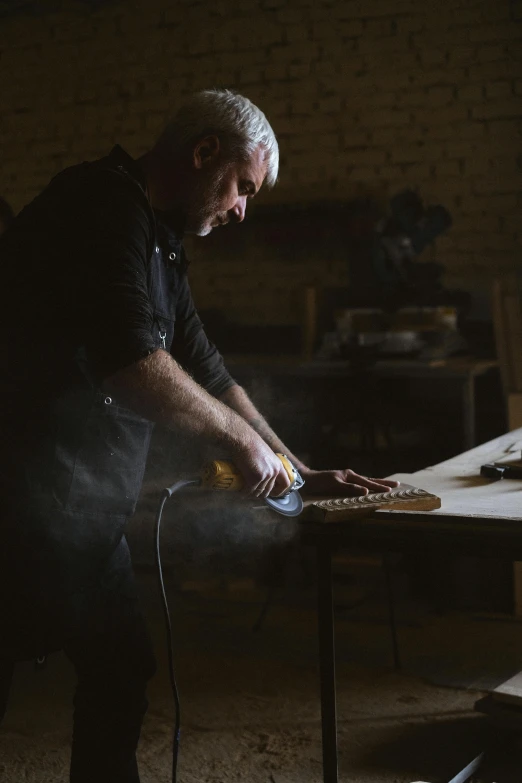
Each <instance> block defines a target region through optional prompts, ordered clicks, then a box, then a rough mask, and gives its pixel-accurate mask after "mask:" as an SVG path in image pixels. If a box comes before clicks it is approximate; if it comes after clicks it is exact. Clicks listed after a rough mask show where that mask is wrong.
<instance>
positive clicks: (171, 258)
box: [169, 253, 176, 261]
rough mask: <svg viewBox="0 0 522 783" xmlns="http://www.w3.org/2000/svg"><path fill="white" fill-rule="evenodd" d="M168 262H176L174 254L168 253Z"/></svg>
mask: <svg viewBox="0 0 522 783" xmlns="http://www.w3.org/2000/svg"><path fill="white" fill-rule="evenodd" d="M169 260H170V261H175V260H176V254H175V253H169Z"/></svg>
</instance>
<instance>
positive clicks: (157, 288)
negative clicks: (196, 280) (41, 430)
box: [0, 226, 185, 659]
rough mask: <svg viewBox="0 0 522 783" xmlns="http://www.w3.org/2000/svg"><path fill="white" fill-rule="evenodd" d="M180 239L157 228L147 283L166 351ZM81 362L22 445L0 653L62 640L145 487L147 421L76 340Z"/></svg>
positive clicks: (157, 340)
mask: <svg viewBox="0 0 522 783" xmlns="http://www.w3.org/2000/svg"><path fill="white" fill-rule="evenodd" d="M174 244H176V243H174ZM177 245H178V249H177V251H176V252H173V250H172V246H173V240H172V239H169V235H168V234H167V232H165V231H163V230H162V229H161V226H158V227H157V233H156V243H155V246H154V250H153V254H152V258H151V260H150V265H149V279H148V286H149V296H150V298H151V301H152V303H153V307H154V321H153V324H152V335H153V339H154V344H155V345H156V346H157V347H158V348H164V349H165V350H167V351H169V350H170V347H171V343H172V339H173V334H174V321H175V307H176V292H177V291H178V290H179V283H180V280H181V277H182V276H183V275H184V274H185V268H184V267H183V266H182V265H181V264H179V263H173V262H172V260H169V256H171V257H172V256H175V259H176V261H177V259H179V258H180V253H179V242H177ZM78 365H79V367H80V369H81V373H80V374H79V376H78V377H81V378H83V379H84V382H82V383H80V384H78V383H77V382H75V384H73V386H74V388H71V389H69V390H67V391H66V392H64V393H63V394H62V395H61V396H60V397H59V398H58V399H56V400H55V401H54V404H53V409H52V411H51V413H50V416H49V426H48V427H46V429H47V431H46V433H45V435H44V436H43V437H42V438H35V441H34V443H35V449H34V451H33V453H30V451H31V450H30V449H28V448H27V447H25V446H24V444H21V445H20V449H21V450H22V451H24V453H23V456H21V457H20V458H19V460H18V464H19V465H20V466H21V467H20V469H18V468H17V469H16V470H17V473H16V479H14V482H15V487H16V489H15V491H13V492H10V495H11V497H12V501H10V502H8V504H7V507H6V515H5V518H4V520H3V533H4V534H5V535H3V544H4V545H3V546H2V547H1V548H0V593H1V594H2V595H3V598H2V605H0V657H2V655H3V656H4V657H5V656H6V655H7V656H11V657H16V658H19V659H20V658H30V657H33V656H35V655H38V654H39V653H40V652H41V651H42V649H43V650H44V651H46V652H47V651H49V650H50V649H53V647H59V646H60V644H59V642H58V643H57V644H54V643H53V639H58V638H59V628H60V625H61V622H62V620H63V617H64V616H65V615H66V613H67V607H68V605H70V603H71V596H74V595H76V594H77V593H78V592H79V591H80V592H81V591H83V590H88V589H90V588H91V587H92V586H93V585H95V584H96V580H97V579H98V578H99V574H100V573H102V572H103V571H104V567H105V564H106V563H107V560H108V559H109V558H110V557H111V556H112V554H113V552H114V551H115V550H116V548H117V547H118V545H119V543H120V541H121V538H122V535H123V533H124V530H125V526H126V523H127V521H128V519H129V517H130V516H132V514H133V513H134V510H135V507H136V503H137V500H138V496H139V493H140V490H141V483H142V479H143V473H144V470H145V464H146V460H147V454H148V450H149V443H150V438H151V433H152V428H153V424H152V423H151V422H150V421H148V420H146V419H144V418H143V417H142V416H140V415H138V414H136V413H134V412H133V411H131V410H129V409H128V408H126V407H125V406H124V405H122V404H121V402H120V401H119V400H118V399H116V398H112V397H111V396H109V395H108V394H106V393H104V392H103V391H102V390H101V388H100V387H99V386H97V385H96V384H95V383H94V382H93V381H92V376H91V373H90V372H89V367H88V363H86V360H85V356H84V354H83V351H82V349H81V347H79V349H78ZM15 461H16V460H15ZM151 524H152V520H151ZM151 533H152V531H151ZM6 651H7V652H6Z"/></svg>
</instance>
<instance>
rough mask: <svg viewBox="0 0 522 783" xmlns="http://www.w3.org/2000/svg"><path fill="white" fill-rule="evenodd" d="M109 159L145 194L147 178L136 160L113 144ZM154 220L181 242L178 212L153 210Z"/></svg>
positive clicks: (183, 229)
mask: <svg viewBox="0 0 522 783" xmlns="http://www.w3.org/2000/svg"><path fill="white" fill-rule="evenodd" d="M109 157H110V158H111V160H114V162H115V163H116V165H118V166H123V168H124V169H125V170H126V171H127V172H128V173H129V174H130V175H131V177H132V178H133V179H135V180H136V181H137V182H138V184H139V185H140V187H141V188H142V189H143V191H144V192H145V193H146V192H147V177H146V175H145V172H144V171H143V169H142V167H141V166H140V164H139V162H138V161H137V160H134V158H132V157H131V156H130V155H129V153H128V152H126V151H125V150H124V149H123V147H121V146H120V145H119V144H115V146H114V147H113V148H112V150H111V152H110V154H109ZM154 214H155V216H156V220H157V222H158V223H161V224H162V225H163V226H164V228H165V230H166V231H167V232H168V234H170V235H171V237H172V238H173V239H176V240H177V241H178V242H181V241H182V239H183V234H184V231H185V220H184V218H183V216H182V215H181V214H179V213H178V212H162V211H160V210H159V209H155V210H154Z"/></svg>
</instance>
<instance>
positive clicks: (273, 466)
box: [233, 435, 290, 498]
mask: <svg viewBox="0 0 522 783" xmlns="http://www.w3.org/2000/svg"><path fill="white" fill-rule="evenodd" d="M233 462H234V465H235V466H236V468H237V469H238V470H239V472H240V473H241V475H242V476H243V479H244V481H245V490H246V491H247V492H248V493H249V494H250V495H252V496H254V497H257V498H267V497H268V496H269V495H272V496H274V497H276V496H278V495H282V494H284V493H285V492H286V490H287V489H288V487H289V486H290V479H289V478H288V474H287V472H286V470H285V468H284V465H283V463H282V462H281V460H280V459H279V457H278V456H277V455H276V454H275V452H273V451H272V449H271V448H270V446H267V444H266V443H265V441H264V440H263V439H262V438H260V437H259V436H257V435H256V436H255V437H253V438H250V439H249V443H248V444H247V445H246V446H244V447H240V448H238V449H237V450H235V451H234V454H233Z"/></svg>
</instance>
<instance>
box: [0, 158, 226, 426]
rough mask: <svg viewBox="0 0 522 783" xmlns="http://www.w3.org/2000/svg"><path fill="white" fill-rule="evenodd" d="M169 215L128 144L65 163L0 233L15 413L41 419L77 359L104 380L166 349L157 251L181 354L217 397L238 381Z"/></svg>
mask: <svg viewBox="0 0 522 783" xmlns="http://www.w3.org/2000/svg"><path fill="white" fill-rule="evenodd" d="M169 223H170V227H169V226H167V225H166V224H165V222H164V221H163V220H162V218H161V217H159V216H158V215H154V214H153V212H152V210H151V208H150V205H149V202H148V199H147V197H146V193H145V182H144V177H143V173H142V170H141V168H140V167H139V165H138V164H137V163H136V162H135V161H134V160H133V159H132V158H131V157H130V156H129V155H127V153H125V152H124V150H122V149H121V147H118V146H117V147H115V148H114V149H113V151H112V152H111V153H110V155H109V156H108V157H107V158H105V159H102V160H101V161H96V162H94V163H84V164H80V165H78V166H74V167H72V168H69V169H66V170H65V171H64V172H62V173H61V174H59V175H58V176H57V177H55V178H54V179H53V180H52V181H51V183H50V184H49V186H48V187H47V188H46V189H45V190H44V191H43V192H42V193H41V194H40V195H39V196H38V197H37V198H36V199H35V200H34V201H33V202H32V203H31V204H29V205H28V206H27V207H26V208H25V209H24V210H22V212H21V213H20V215H19V216H18V217H17V218H16V219H15V221H14V222H13V223H12V225H11V226H10V227H9V229H8V230H7V231H6V232H5V234H4V235H3V236H2V237H1V238H0V261H1V268H2V277H3V278H4V280H5V281H6V285H5V286H4V288H3V297H2V301H1V308H0V318H1V319H2V321H3V324H2V328H1V330H0V343H3V345H0V347H1V348H3V354H4V357H5V359H4V369H5V371H6V372H5V375H4V377H3V384H2V385H3V401H4V403H5V402H7V403H8V405H7V410H8V413H9V417H10V418H12V417H15V418H17V417H19V416H24V417H25V418H27V417H31V416H32V414H33V413H35V412H36V410H37V409H38V408H40V407H41V406H42V405H45V404H46V402H47V401H48V400H49V399H50V398H52V396H53V395H54V394H57V393H59V392H61V391H62V390H63V388H64V387H65V386H70V385H71V384H74V383H75V382H80V381H79V377H78V367H79V366H83V368H84V369H85V368H86V367H87V368H88V372H89V373H91V374H92V382H93V383H96V384H100V383H101V381H102V380H103V379H104V378H106V377H108V376H110V375H112V374H113V373H115V372H116V371H117V370H119V369H121V368H123V367H125V366H128V365H130V364H132V363H134V362H136V361H138V360H139V359H141V358H143V357H145V356H147V355H148V354H150V353H152V352H153V351H154V350H156V349H157V347H158V341H157V340H155V339H154V330H155V328H156V327H157V329H158V330H159V332H160V336H161V334H162V331H161V330H162V329H163V326H162V323H161V318H160V320H159V321H158V323H157V324H155V321H156V320H158V314H157V313H156V312H155V310H154V307H153V304H152V302H151V299H150V296H149V292H148V280H149V275H150V267H151V264H152V263H154V261H155V260H156V262H157V263H162V264H166V265H167V266H168V267H169V275H168V279H169V281H170V282H169V286H170V287H171V289H172V290H171V291H170V295H171V299H172V300H173V301H174V303H175V304H174V312H172V313H170V314H168V313H167V315H168V316H169V317H170V318H171V320H172V322H173V338H172V345H171V347H170V350H171V353H172V355H173V356H174V358H175V359H176V360H177V361H178V362H179V363H180V365H181V366H182V367H183V368H184V369H186V370H187V371H188V372H189V373H190V374H191V375H192V376H193V377H194V378H195V380H196V381H197V382H198V383H200V384H201V385H202V386H203V387H204V388H205V389H206V390H207V391H208V392H209V393H210V394H212V395H214V396H216V397H219V396H220V395H222V394H223V393H224V392H225V391H226V390H227V389H228V388H229V387H230V386H232V385H234V381H233V380H232V378H231V377H230V375H229V373H228V372H227V370H226V369H225V367H224V365H223V361H222V358H221V356H220V354H219V353H218V351H217V350H216V348H215V346H214V345H212V343H210V342H209V340H208V339H207V337H206V335H205V332H204V329H203V325H202V323H201V320H200V319H199V316H198V314H197V311H196V308H195V306H194V302H193V299H192V295H191V292H190V287H189V283H188V280H187V276H186V268H187V261H186V257H185V251H184V249H183V245H182V237H181V235H180V233H179V232H177V231H176V230H174V229H173V228H172V227H171V226H172V221H169ZM158 255H159V256H161V258H160V260H159V261H158V258H157V257H158ZM174 289H175V290H174ZM166 306H168V305H166ZM163 315H165V313H163ZM160 316H161V314H160ZM163 344H164V341H163V343H162V342H161V341H160V343H159V346H160V347H162V346H163ZM165 347H166V348H167V350H168V349H169V346H168V345H166V346H165ZM82 357H83V358H84V359H85V360H86V361H84V362H83V364H82V361H81V358H82ZM75 376H77V377H76V380H75ZM5 413H6V408H5V405H4V414H5ZM18 424H20V421H19V422H18ZM15 431H16V426H15Z"/></svg>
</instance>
